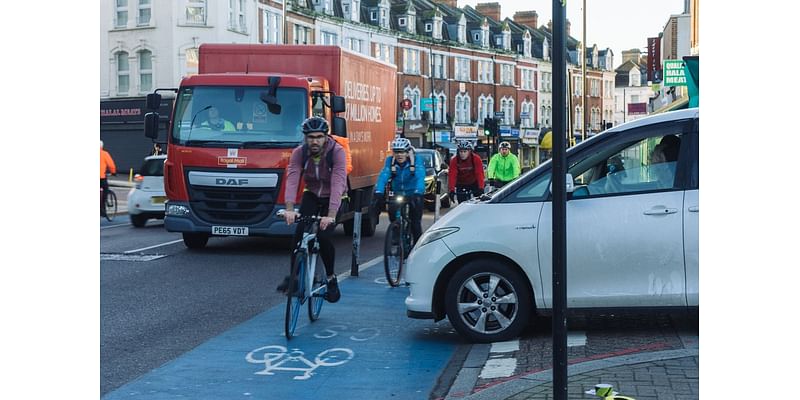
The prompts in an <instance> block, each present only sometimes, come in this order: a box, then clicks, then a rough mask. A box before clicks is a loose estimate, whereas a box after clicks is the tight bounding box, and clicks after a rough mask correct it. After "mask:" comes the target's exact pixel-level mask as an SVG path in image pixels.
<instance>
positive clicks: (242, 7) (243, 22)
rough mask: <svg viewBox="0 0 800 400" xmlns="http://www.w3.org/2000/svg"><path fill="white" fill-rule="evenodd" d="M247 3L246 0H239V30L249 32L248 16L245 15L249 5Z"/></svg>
mask: <svg viewBox="0 0 800 400" xmlns="http://www.w3.org/2000/svg"><path fill="white" fill-rule="evenodd" d="M245 3H246V2H245V0H239V13H238V17H239V32H247V16H246V15H245V11H246V10H247V5H246V4H245Z"/></svg>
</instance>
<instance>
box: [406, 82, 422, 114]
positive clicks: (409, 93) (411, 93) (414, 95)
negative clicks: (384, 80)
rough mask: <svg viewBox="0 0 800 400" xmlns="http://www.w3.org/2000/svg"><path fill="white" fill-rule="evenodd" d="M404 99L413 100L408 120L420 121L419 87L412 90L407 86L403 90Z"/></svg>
mask: <svg viewBox="0 0 800 400" xmlns="http://www.w3.org/2000/svg"><path fill="white" fill-rule="evenodd" d="M403 98H405V99H409V100H411V108H410V109H409V110H408V119H420V118H421V115H422V113H420V90H419V88H418V87H415V88H414V89H411V88H410V87H408V86H406V88H405V89H403Z"/></svg>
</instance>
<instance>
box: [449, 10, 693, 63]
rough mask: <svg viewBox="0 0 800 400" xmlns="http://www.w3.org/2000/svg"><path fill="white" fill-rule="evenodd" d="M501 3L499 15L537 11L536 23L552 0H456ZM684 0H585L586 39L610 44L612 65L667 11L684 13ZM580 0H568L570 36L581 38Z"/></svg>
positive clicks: (653, 32) (642, 45) (657, 26)
mask: <svg viewBox="0 0 800 400" xmlns="http://www.w3.org/2000/svg"><path fill="white" fill-rule="evenodd" d="M490 2H497V3H500V14H501V15H500V17H501V18H502V19H505V18H506V17H508V18H510V19H514V13H515V12H517V11H531V10H533V11H536V13H537V14H539V26H542V25H547V22H548V21H550V20H551V19H552V15H553V12H552V10H553V2H552V1H549V0H528V1H523V0H459V1H458V6H459V7H463V6H465V5H469V6H472V7H473V8H474V7H475V6H476V5H477V4H478V3H490ZM683 3H684V1H683V0H600V1H598V0H586V9H587V14H586V26H587V30H586V32H587V33H586V43H588V45H589V46H591V45H593V44H597V48H598V49H604V48H606V47H610V48H611V50H612V51H613V52H614V67H617V66H619V65H620V64H621V63H622V62H621V61H622V51H623V50H629V49H632V48H639V50H641V51H642V52H643V53H644V52H645V51H646V47H647V38H648V37H655V36H658V34H659V33H660V32H661V31H663V30H664V25H666V23H667V20H668V19H669V16H670V15H673V14H681V13H683V8H684V4H683ZM582 7H583V0H567V19H568V20H569V22H570V24H571V25H570V36H572V37H574V38H575V39H578V40H582V39H583V27H582V25H583V14H582V10H581V8H582Z"/></svg>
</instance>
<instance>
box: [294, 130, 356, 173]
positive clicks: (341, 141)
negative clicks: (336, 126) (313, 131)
mask: <svg viewBox="0 0 800 400" xmlns="http://www.w3.org/2000/svg"><path fill="white" fill-rule="evenodd" d="M330 137H331V139H333V141H334V142H335V143H334V149H335V148H336V145H337V144H338V145H339V146H341V147H342V148H343V149H344V158H345V164H346V165H345V172H346V173H347V175H350V172H352V171H353V157H352V156H351V155H350V139H348V138H346V137H341V136H336V135H330ZM309 157H310V156H309V154H308V145H307V144H305V143H303V164H302V165H303V170H305V169H306V165H308V159H309ZM325 159H326V161H327V163H328V171H329V172H330V171H331V170H332V169H333V151H332V150H331V151H329V152H327V153H326V154H325Z"/></svg>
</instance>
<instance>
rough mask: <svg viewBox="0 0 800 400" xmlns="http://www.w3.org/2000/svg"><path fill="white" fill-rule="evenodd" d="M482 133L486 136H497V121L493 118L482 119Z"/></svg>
mask: <svg viewBox="0 0 800 400" xmlns="http://www.w3.org/2000/svg"><path fill="white" fill-rule="evenodd" d="M483 133H484V134H485V135H486V136H497V121H495V120H494V118H484V119H483Z"/></svg>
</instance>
